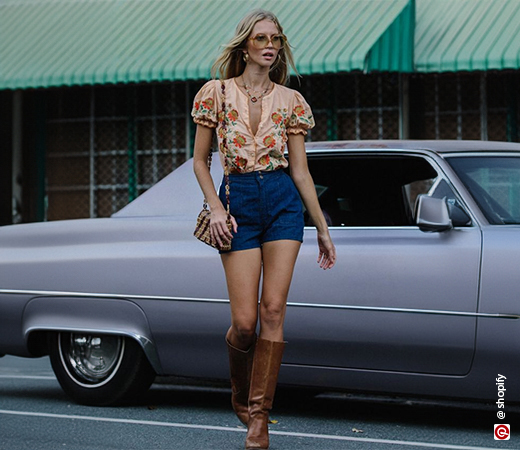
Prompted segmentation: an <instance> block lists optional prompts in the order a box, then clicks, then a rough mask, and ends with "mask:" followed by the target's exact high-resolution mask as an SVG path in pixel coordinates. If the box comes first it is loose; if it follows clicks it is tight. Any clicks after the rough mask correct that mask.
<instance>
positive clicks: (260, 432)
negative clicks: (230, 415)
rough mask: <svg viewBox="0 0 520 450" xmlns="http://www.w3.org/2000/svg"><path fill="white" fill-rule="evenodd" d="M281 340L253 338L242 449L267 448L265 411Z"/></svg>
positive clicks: (268, 406) (275, 377) (277, 368)
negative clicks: (254, 346)
mask: <svg viewBox="0 0 520 450" xmlns="http://www.w3.org/2000/svg"><path fill="white" fill-rule="evenodd" d="M284 347H285V342H274V341H268V340H265V339H258V341H257V342H256V348H255V356H254V358H253V370H252V372H251V386H250V388H249V424H248V430H247V438H246V450H249V449H268V448H269V430H268V425H267V424H268V421H269V411H270V410H271V408H272V407H273V399H274V393H275V390H276V383H277V381H278V372H279V371H280V365H281V363H282V355H283V350H284Z"/></svg>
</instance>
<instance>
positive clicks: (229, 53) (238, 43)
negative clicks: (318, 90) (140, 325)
mask: <svg viewBox="0 0 520 450" xmlns="http://www.w3.org/2000/svg"><path fill="white" fill-rule="evenodd" d="M266 19H267V20H271V21H272V22H274V24H275V25H276V27H277V28H278V31H279V32H280V34H283V28H282V26H281V25H280V22H279V21H278V19H277V17H276V16H275V15H274V14H273V13H272V12H270V11H266V10H263V9H256V10H254V11H251V12H250V13H249V14H247V16H245V17H244V18H243V19H242V20H241V21H240V22H239V24H238V25H237V28H236V31H235V35H234V36H233V38H232V39H231V40H230V41H229V42H228V43H227V44H226V45H224V50H223V51H222V53H221V54H220V56H219V57H218V58H217V59H216V61H215V63H214V64H213V67H212V68H211V76H212V77H213V78H216V77H217V76H219V77H220V78H223V79H228V78H234V77H238V76H240V75H241V74H242V73H243V72H244V69H245V68H246V62H245V61H244V58H243V55H244V53H243V50H244V49H245V48H246V43H247V38H248V37H249V35H250V34H251V33H252V31H253V28H254V26H255V25H256V24H257V22H260V21H261V20H266ZM278 55H279V56H278V57H277V59H276V62H275V63H274V64H273V65H272V66H271V69H270V71H269V77H270V79H271V80H272V81H274V82H275V83H278V84H287V83H288V81H289V76H290V74H289V68H290V67H292V69H293V70H294V72H295V73H296V75H297V76H299V74H298V71H297V70H296V65H295V64H294V58H293V54H292V51H291V47H290V46H289V42H287V40H286V41H285V45H284V46H283V47H282V48H281V49H280V50H279V51H278Z"/></svg>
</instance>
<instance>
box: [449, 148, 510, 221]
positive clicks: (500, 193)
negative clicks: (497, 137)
mask: <svg viewBox="0 0 520 450" xmlns="http://www.w3.org/2000/svg"><path fill="white" fill-rule="evenodd" d="M447 159H448V160H449V163H450V164H451V166H452V167H453V169H454V170H455V172H456V173H457V175H458V176H459V178H460V179H461V181H462V182H463V183H464V185H465V186H466V187H467V188H468V190H469V191H470V192H471V195H473V198H474V199H475V201H476V202H477V203H478V205H479V206H480V208H481V209H482V212H483V213H484V215H485V216H486V218H487V219H488V221H489V223H491V224H493V225H508V224H520V157H514V156H511V157H509V156H481V157H473V156H472V157H450V158H447Z"/></svg>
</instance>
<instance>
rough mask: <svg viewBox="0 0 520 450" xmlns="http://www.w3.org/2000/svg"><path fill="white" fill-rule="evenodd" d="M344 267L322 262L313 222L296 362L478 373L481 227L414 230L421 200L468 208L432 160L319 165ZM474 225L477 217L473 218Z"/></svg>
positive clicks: (290, 320) (295, 320)
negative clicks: (416, 205)
mask: <svg viewBox="0 0 520 450" xmlns="http://www.w3.org/2000/svg"><path fill="white" fill-rule="evenodd" d="M309 166H310V169H311V173H312V175H313V178H314V181H315V184H316V186H317V192H318V194H319V196H320V204H321V206H322V209H323V210H324V214H325V216H326V218H327V220H328V221H329V223H330V232H331V236H332V239H333V241H334V244H335V245H336V250H337V264H336V266H335V267H334V268H333V269H332V270H328V271H323V270H321V269H319V266H318V265H317V264H316V259H317V256H318V249H317V245H316V229H315V228H314V227H312V226H308V227H306V230H305V238H304V244H303V245H302V248H301V251H300V256H299V259H298V262H297V266H296V269H295V274H294V279H293V283H292V286H291V292H290V295H289V300H288V311H287V316H286V326H285V330H286V333H285V335H286V339H287V340H288V341H289V345H288V346H287V352H286V356H285V357H284V363H286V364H291V365H305V366H325V367H336V368H353V369H369V370H382V371H398V372H415V373H428V374H449V375H462V374H465V373H467V372H468V371H469V370H470V367H471V362H472V357H473V353H474V347H475V331H476V317H475V313H476V311H477V301H478V282H479V264H480V248H481V233H480V230H479V228H478V227H477V226H476V225H475V224H474V223H471V221H468V223H466V224H464V226H456V227H455V228H454V229H452V230H450V231H446V232H442V233H439V232H430V233H427V232H423V231H421V230H419V228H418V227H417V226H415V225H414V223H415V222H414V220H415V219H414V211H413V206H414V202H415V198H416V197H417V195H418V194H420V193H428V194H429V195H434V196H435V195H437V196H439V195H441V196H442V197H444V196H446V197H448V201H450V202H451V203H459V205H460V202H459V200H460V199H459V197H458V196H457V194H456V193H455V192H454V190H453V188H452V187H451V185H450V183H449V182H448V180H446V179H445V178H444V175H443V174H442V173H441V170H440V169H439V167H438V166H437V165H436V164H435V162H434V161H433V160H431V159H430V158H428V157H426V156H424V155H420V154H405V153H403V154H395V153H388V154H386V153H378V154H375V155H373V154H345V155H342V156H334V155H329V156H327V155H322V156H317V157H315V158H309ZM468 219H469V217H468Z"/></svg>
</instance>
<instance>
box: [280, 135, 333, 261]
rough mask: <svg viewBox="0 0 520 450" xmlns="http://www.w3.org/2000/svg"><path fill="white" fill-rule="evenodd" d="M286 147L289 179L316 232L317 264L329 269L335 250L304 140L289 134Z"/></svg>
mask: <svg viewBox="0 0 520 450" xmlns="http://www.w3.org/2000/svg"><path fill="white" fill-rule="evenodd" d="M287 146H288V147H289V157H290V160H291V162H290V164H289V169H290V171H291V178H292V179H293V181H294V184H295V185H296V188H297V189H298V192H299V193H300V196H301V198H302V200H303V203H304V204H305V207H306V208H307V211H309V215H310V217H311V219H312V222H313V223H314V225H315V226H316V228H317V230H318V248H319V255H318V264H319V265H320V267H321V268H322V269H331V268H332V267H334V264H335V263H336V248H335V247H334V244H333V243H332V239H331V237H330V233H329V227H328V226H327V222H326V221H325V217H324V216H323V212H322V211H321V207H320V203H319V201H318V196H317V195H316V188H315V187H314V181H313V180H312V176H311V173H310V172H309V166H308V164H307V154H306V153H305V138H304V136H303V135H302V134H289V136H288V141H287Z"/></svg>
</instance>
